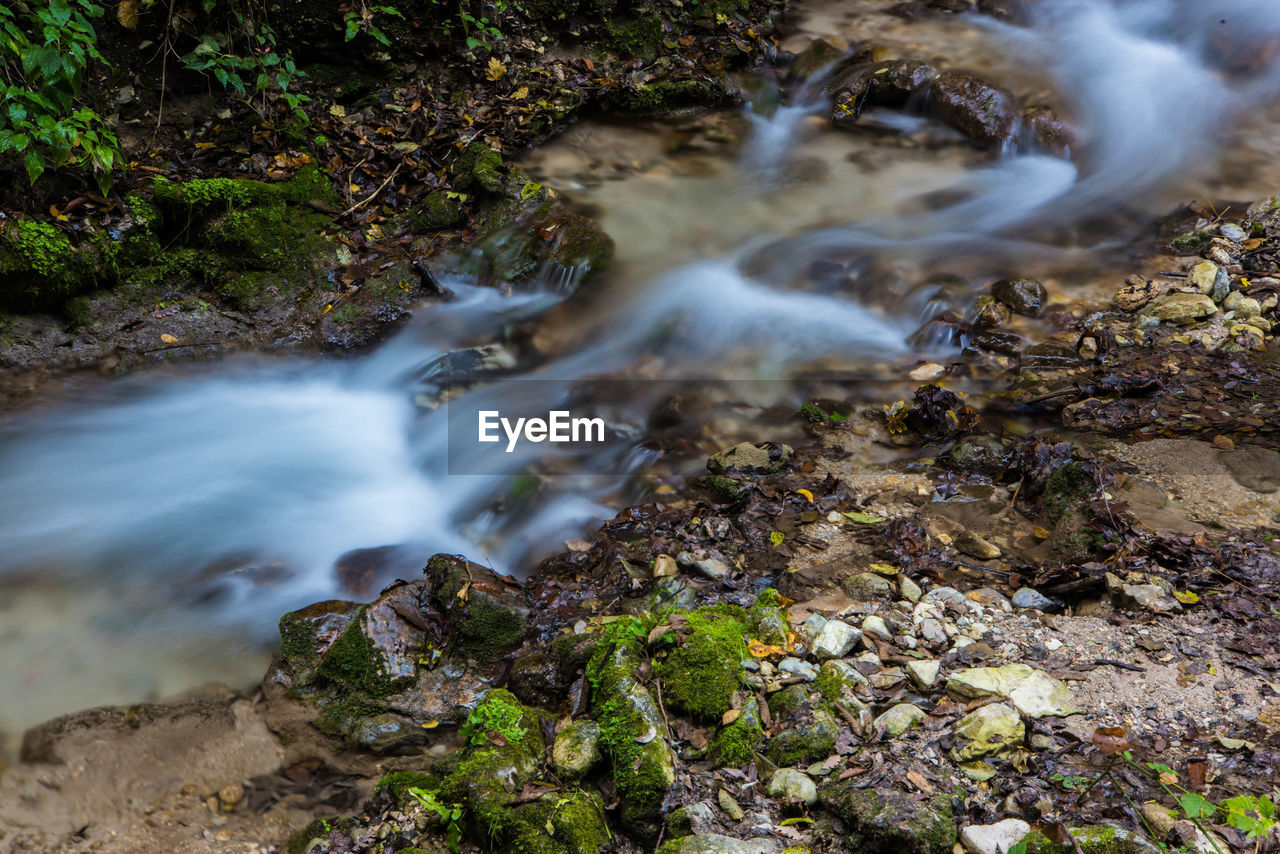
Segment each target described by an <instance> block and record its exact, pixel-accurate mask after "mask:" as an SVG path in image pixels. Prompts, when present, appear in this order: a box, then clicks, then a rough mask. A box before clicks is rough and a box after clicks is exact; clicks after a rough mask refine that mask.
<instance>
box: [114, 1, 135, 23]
mask: <svg viewBox="0 0 1280 854" xmlns="http://www.w3.org/2000/svg"><path fill="white" fill-rule="evenodd" d="M116 20H117V21H119V23H120V26H122V27H124V28H125V29H126V30H134V29H137V28H138V0H120V5H119V6H117V7H116Z"/></svg>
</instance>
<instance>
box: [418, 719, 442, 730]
mask: <svg viewBox="0 0 1280 854" xmlns="http://www.w3.org/2000/svg"><path fill="white" fill-rule="evenodd" d="M438 726H440V722H439V721H427V722H426V723H425V724H423V725H422V728H423V729H435V728H436V727H438Z"/></svg>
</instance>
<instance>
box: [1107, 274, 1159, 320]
mask: <svg viewBox="0 0 1280 854" xmlns="http://www.w3.org/2000/svg"><path fill="white" fill-rule="evenodd" d="M1168 290H1169V288H1168V286H1167V285H1162V284H1157V283H1156V282H1151V281H1148V280H1147V279H1144V278H1142V277H1141V276H1130V277H1129V278H1127V279H1125V286H1124V287H1123V288H1121V289H1120V290H1119V291H1117V292H1116V295H1115V296H1113V297H1112V298H1111V304H1112V305H1113V306H1115V307H1116V308H1118V309H1120V310H1121V311H1137V310H1138V309H1140V308H1142V307H1143V306H1144V305H1146V304H1147V303H1149V302H1151V301H1152V300H1153V299H1155V298H1156V297H1158V296H1163V295H1164V294H1165V293H1166V292H1168Z"/></svg>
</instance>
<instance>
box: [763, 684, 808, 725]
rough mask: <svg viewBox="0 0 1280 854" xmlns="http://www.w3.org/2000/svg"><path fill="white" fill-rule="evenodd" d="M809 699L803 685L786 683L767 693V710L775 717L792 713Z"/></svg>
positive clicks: (798, 709)
mask: <svg viewBox="0 0 1280 854" xmlns="http://www.w3.org/2000/svg"><path fill="white" fill-rule="evenodd" d="M808 701H809V693H808V692H807V691H805V689H804V686H803V685H788V686H787V687H785V688H783V689H782V690H781V691H775V692H774V693H772V694H770V695H769V711H770V712H771V713H772V714H773V716H774V717H775V718H783V717H787V716H790V715H794V714H795V713H796V712H798V711H800V709H801V708H803V707H804V705H805V703H807V702H808Z"/></svg>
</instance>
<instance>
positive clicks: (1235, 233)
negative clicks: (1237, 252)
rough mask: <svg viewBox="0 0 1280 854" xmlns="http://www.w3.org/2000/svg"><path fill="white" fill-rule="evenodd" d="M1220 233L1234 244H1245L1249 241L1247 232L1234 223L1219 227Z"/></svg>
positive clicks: (1225, 223) (1226, 223)
mask: <svg viewBox="0 0 1280 854" xmlns="http://www.w3.org/2000/svg"><path fill="white" fill-rule="evenodd" d="M1218 233H1219V234H1221V235H1222V236H1223V237H1225V238H1226V239H1227V240H1230V241H1232V242H1233V243H1243V242H1244V241H1246V240H1248V239H1249V235H1248V234H1247V233H1246V232H1245V230H1244V229H1243V228H1241V227H1240V226H1238V225H1236V224H1235V223H1232V222H1224V223H1223V224H1222V225H1220V226H1218Z"/></svg>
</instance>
